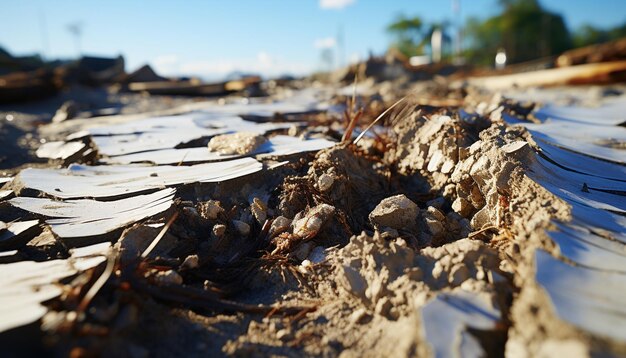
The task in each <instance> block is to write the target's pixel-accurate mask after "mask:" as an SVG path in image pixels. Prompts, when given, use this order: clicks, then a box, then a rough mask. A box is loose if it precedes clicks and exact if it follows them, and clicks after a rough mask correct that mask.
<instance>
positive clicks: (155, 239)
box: [141, 212, 178, 259]
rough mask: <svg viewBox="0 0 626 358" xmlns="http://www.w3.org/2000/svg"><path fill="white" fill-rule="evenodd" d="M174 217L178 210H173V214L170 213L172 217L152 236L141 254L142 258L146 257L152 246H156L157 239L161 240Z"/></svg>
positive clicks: (176, 216) (152, 248)
mask: <svg viewBox="0 0 626 358" xmlns="http://www.w3.org/2000/svg"><path fill="white" fill-rule="evenodd" d="M176 218H178V212H175V213H174V215H172V217H171V218H170V219H169V220H168V221H167V224H165V226H164V227H163V229H161V232H159V234H158V235H157V236H156V237H155V238H154V240H152V243H150V246H148V247H147V248H146V250H145V251H144V252H143V253H142V254H141V258H142V259H145V258H146V257H148V255H150V252H152V250H154V248H155V247H156V246H157V244H158V243H159V241H161V239H162V238H163V236H165V233H167V230H169V228H170V226H172V224H173V223H174V221H175V220H176Z"/></svg>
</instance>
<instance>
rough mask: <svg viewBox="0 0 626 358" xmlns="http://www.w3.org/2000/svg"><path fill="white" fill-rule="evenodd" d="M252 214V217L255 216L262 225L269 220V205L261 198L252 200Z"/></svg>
mask: <svg viewBox="0 0 626 358" xmlns="http://www.w3.org/2000/svg"><path fill="white" fill-rule="evenodd" d="M250 212H252V216H254V218H255V219H256V221H257V222H258V223H259V224H261V225H263V223H265V220H267V205H266V204H265V203H264V202H263V201H262V200H261V199H259V198H254V199H252V204H250Z"/></svg>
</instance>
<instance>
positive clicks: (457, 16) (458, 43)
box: [452, 0, 463, 63]
mask: <svg viewBox="0 0 626 358" xmlns="http://www.w3.org/2000/svg"><path fill="white" fill-rule="evenodd" d="M452 13H454V22H456V24H455V25H456V26H455V27H456V36H455V38H454V62H455V63H460V62H462V58H461V53H462V52H463V44H462V42H463V34H462V31H463V30H462V28H463V19H461V0H452Z"/></svg>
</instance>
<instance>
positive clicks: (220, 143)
mask: <svg viewBox="0 0 626 358" xmlns="http://www.w3.org/2000/svg"><path fill="white" fill-rule="evenodd" d="M265 141H266V139H265V137H263V136H262V135H259V134H257V133H253V132H237V133H232V134H222V135H218V136H215V137H213V138H211V140H210V141H209V145H208V147H209V151H211V152H218V153H221V154H238V155H246V154H250V153H253V152H254V151H255V150H256V149H257V148H258V147H259V146H260V145H261V144H263V143H265Z"/></svg>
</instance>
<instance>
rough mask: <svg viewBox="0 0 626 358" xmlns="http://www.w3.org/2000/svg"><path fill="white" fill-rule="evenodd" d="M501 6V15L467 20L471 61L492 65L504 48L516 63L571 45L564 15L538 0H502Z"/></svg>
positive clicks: (566, 48) (467, 54)
mask: <svg viewBox="0 0 626 358" xmlns="http://www.w3.org/2000/svg"><path fill="white" fill-rule="evenodd" d="M499 5H500V7H501V8H502V13H501V14H499V15H497V16H494V17H491V18H488V19H486V20H484V21H480V20H477V19H471V20H470V21H469V22H468V24H467V26H466V32H467V34H468V37H469V39H470V46H469V49H468V50H467V51H466V57H468V59H469V61H470V62H473V63H480V64H491V63H493V59H494V56H495V54H496V52H497V50H498V49H499V48H504V49H505V51H506V54H507V59H508V62H509V63H517V62H523V61H528V60H532V59H536V58H540V57H546V56H551V55H556V54H559V53H561V52H563V51H565V50H568V49H570V48H571V47H572V39H571V36H570V33H569V30H568V29H567V26H566V25H565V21H564V20H563V17H562V16H561V15H559V14H555V13H552V12H550V11H548V10H546V9H544V8H543V7H542V6H541V4H540V3H539V1H538V0H500V1H499Z"/></svg>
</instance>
